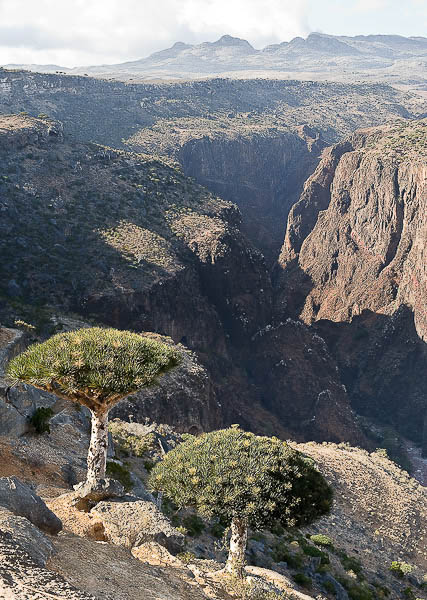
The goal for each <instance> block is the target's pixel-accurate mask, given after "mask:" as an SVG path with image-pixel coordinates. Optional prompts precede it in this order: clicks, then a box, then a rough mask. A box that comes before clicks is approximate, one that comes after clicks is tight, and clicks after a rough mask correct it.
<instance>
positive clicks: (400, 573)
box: [390, 560, 414, 579]
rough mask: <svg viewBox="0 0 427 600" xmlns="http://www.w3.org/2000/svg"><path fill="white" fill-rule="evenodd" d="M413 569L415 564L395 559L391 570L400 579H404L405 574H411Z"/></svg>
mask: <svg viewBox="0 0 427 600" xmlns="http://www.w3.org/2000/svg"><path fill="white" fill-rule="evenodd" d="M413 570H414V567H413V566H411V565H409V564H408V563H405V562H399V561H397V560H394V561H393V562H392V563H391V565H390V571H391V572H392V573H393V575H395V576H396V577H398V578H399V579H403V578H404V577H405V575H409V573H412V571H413Z"/></svg>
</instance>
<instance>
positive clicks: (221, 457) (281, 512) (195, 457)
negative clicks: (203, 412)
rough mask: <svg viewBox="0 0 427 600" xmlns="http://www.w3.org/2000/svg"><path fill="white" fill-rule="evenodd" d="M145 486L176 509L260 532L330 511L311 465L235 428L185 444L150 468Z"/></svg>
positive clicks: (284, 447) (282, 445)
mask: <svg viewBox="0 0 427 600" xmlns="http://www.w3.org/2000/svg"><path fill="white" fill-rule="evenodd" d="M149 483H150V485H151V487H152V489H154V490H162V491H163V492H164V494H165V495H166V496H167V497H169V498H170V499H172V500H173V502H175V503H176V504H177V505H178V506H181V507H182V506H193V507H195V508H196V510H197V511H198V512H199V513H200V514H201V515H203V516H205V517H209V518H210V517H213V516H216V517H219V518H221V519H223V521H224V523H230V522H231V520H232V518H233V517H234V515H238V516H239V517H246V518H247V520H248V523H249V525H250V526H251V527H254V528H258V529H262V528H265V527H270V526H272V525H274V524H275V523H277V522H278V521H279V522H280V523H281V524H282V525H286V526H301V525H306V524H308V523H310V522H312V521H313V520H314V519H316V518H317V517H319V516H321V515H323V514H326V513H328V512H329V510H330V507H331V504H332V490H331V488H330V487H329V485H328V484H327V482H326V480H325V479H324V478H323V477H322V475H321V474H320V473H319V471H318V470H317V469H316V468H315V466H314V463H313V461H312V460H309V459H307V458H306V457H305V456H303V455H302V454H301V453H299V452H297V451H296V450H293V449H292V448H290V446H289V445H288V444H286V442H283V441H281V440H278V439H277V438H268V437H260V436H256V435H254V434H252V433H247V432H244V431H241V430H240V429H238V428H235V427H232V428H230V429H223V430H219V431H213V432H210V433H206V434H203V435H201V436H200V437H197V438H194V439H188V440H186V441H185V442H183V443H182V444H179V445H178V446H177V447H176V448H174V449H173V450H171V451H170V452H168V454H166V456H165V457H164V458H163V460H162V461H160V462H159V463H157V465H156V466H155V467H154V469H153V471H152V473H151V476H150V480H149Z"/></svg>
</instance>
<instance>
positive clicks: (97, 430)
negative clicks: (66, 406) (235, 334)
mask: <svg viewBox="0 0 427 600" xmlns="http://www.w3.org/2000/svg"><path fill="white" fill-rule="evenodd" d="M179 359H180V357H179V353H178V351H177V350H176V349H174V348H173V347H171V346H169V345H167V344H163V343H161V342H159V341H157V340H154V339H150V338H146V337H143V336H141V335H139V334H136V333H131V332H130V331H118V330H117V329H102V328H100V327H93V328H88V329H79V330H77V331H71V332H67V333H59V334H57V335H54V336H53V337H51V338H50V339H48V340H47V341H45V342H43V343H41V344H34V345H32V346H30V347H29V348H28V349H27V350H26V351H25V352H23V353H22V354H20V355H19V356H17V357H16V358H14V359H12V360H11V361H10V363H9V365H8V369H7V375H8V377H9V378H10V379H11V380H13V382H14V383H17V382H23V383H28V384H30V385H33V386H34V387H36V388H39V389H41V390H45V391H47V392H51V393H52V394H55V395H56V396H58V397H59V398H65V399H66V400H71V401H72V402H75V403H76V404H80V405H82V406H86V407H87V408H88V409H89V410H90V412H91V415H92V433H91V439H90V446H89V452H88V459H87V466H88V469H87V480H86V484H85V485H86V486H87V488H88V489H91V488H92V489H95V488H96V487H99V486H100V485H101V487H102V482H103V481H104V478H105V469H106V463H107V448H108V412H109V410H110V409H111V408H112V407H113V406H114V405H115V404H117V403H118V402H120V400H122V399H123V398H125V397H126V396H128V395H129V394H132V393H134V392H136V391H137V390H139V389H140V388H143V387H146V386H150V385H153V384H154V383H155V382H156V379H157V378H158V377H160V376H161V375H163V374H164V373H166V372H167V371H169V370H170V369H171V368H172V367H174V366H175V365H177V364H178V362H179Z"/></svg>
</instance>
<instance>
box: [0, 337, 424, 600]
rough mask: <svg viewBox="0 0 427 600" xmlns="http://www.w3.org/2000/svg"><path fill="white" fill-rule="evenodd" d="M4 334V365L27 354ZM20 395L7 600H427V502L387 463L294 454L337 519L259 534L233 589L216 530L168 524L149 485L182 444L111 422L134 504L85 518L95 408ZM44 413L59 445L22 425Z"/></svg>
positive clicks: (367, 456)
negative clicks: (328, 489)
mask: <svg viewBox="0 0 427 600" xmlns="http://www.w3.org/2000/svg"><path fill="white" fill-rule="evenodd" d="M1 333H2V337H1V351H2V359H4V360H7V359H8V358H9V357H10V356H12V355H13V354H14V353H16V352H18V351H19V350H20V349H21V348H22V346H23V345H25V343H26V340H25V335H23V334H22V333H20V332H18V331H16V330H5V329H2V330H1ZM11 392H12V390H10V392H9V395H8V396H6V397H3V398H2V399H0V422H1V423H4V421H3V416H4V415H5V414H8V415H9V430H8V431H5V430H2V431H1V432H0V455H1V457H2V460H1V461H0V556H1V559H2V560H1V563H0V594H3V596H2V597H4V598H11V599H12V598H13V599H16V598H17V599H23V600H24V599H25V600H26V599H27V598H40V599H43V600H44V599H45V598H46V599H47V598H72V599H76V600H77V599H80V598H81V599H86V598H88V599H89V598H102V599H103V600H104V599H107V600H110V599H111V600H112V599H113V598H114V600H116V599H117V598H119V599H120V600H138V599H141V600H147V599H148V598H150V599H151V598H153V599H154V598H159V599H161V600H194V599H197V600H199V599H200V600H202V599H204V598H211V599H212V600H231V599H232V598H245V599H248V598H257V599H258V600H259V599H261V600H282V599H283V598H288V599H293V600H308V599H310V598H319V597H321V598H323V599H326V598H327V599H329V598H330V599H331V600H332V599H333V598H335V597H339V598H341V599H342V600H347V599H349V598H350V599H357V598H363V599H365V600H376V599H381V598H390V599H394V598H401V597H408V594H410V593H412V594H413V596H410V597H414V598H415V597H417V598H421V599H423V598H425V597H426V595H425V590H424V589H423V577H424V574H425V570H426V566H427V554H426V546H425V539H426V534H427V530H426V522H427V521H426V516H427V515H426V506H427V504H426V502H425V500H426V489H425V488H423V487H421V486H420V485H419V484H418V483H417V482H416V481H415V480H413V479H411V478H410V477H409V475H408V474H407V473H405V472H403V471H401V470H400V469H399V468H398V467H397V466H396V465H395V464H394V463H392V462H391V461H390V460H388V459H387V458H386V457H385V455H384V453H381V452H373V453H369V452H366V451H364V450H360V449H358V448H352V447H350V446H349V445H346V444H339V445H336V444H326V443H324V444H316V443H313V442H311V443H306V444H298V445H296V447H297V448H298V449H299V450H301V451H303V452H304V453H306V454H307V455H309V456H311V457H312V458H314V459H315V460H316V462H317V464H318V465H319V468H320V469H321V471H322V472H323V474H324V475H325V477H326V478H327V479H328V480H329V481H330V483H331V484H332V485H333V487H334V490H335V500H334V508H333V511H332V513H331V515H329V516H328V517H326V518H323V519H322V520H321V521H320V522H318V523H317V524H316V526H315V527H312V528H311V529H309V530H302V531H298V530H289V531H284V530H283V529H282V530H281V529H277V530H275V531H274V532H268V531H262V532H251V535H250V541H249V545H248V553H247V560H248V563H249V565H250V566H248V568H247V575H248V583H247V584H246V586H244V587H242V586H240V587H236V585H237V584H236V582H233V581H232V580H229V579H227V578H226V577H224V575H223V574H221V572H220V571H219V569H220V568H221V566H222V565H223V563H224V559H225V552H224V549H223V548H222V544H221V539H220V538H221V536H222V534H223V528H222V527H221V526H220V524H218V523H215V522H208V521H202V520H201V519H199V518H198V517H196V516H195V515H194V514H193V513H191V512H189V511H186V510H184V511H179V512H177V511H175V510H174V509H173V507H170V506H169V505H168V504H167V503H164V505H163V506H162V510H163V512H160V511H159V509H158V506H157V505H156V504H155V503H154V498H153V497H152V496H151V494H150V493H149V492H148V491H147V489H146V487H145V485H144V481H145V479H146V477H147V474H148V471H149V469H150V468H151V467H152V465H153V464H154V463H155V462H156V461H157V460H159V458H160V457H161V455H162V453H163V452H164V451H168V450H169V449H170V448H172V447H174V445H176V444H177V443H178V442H179V441H180V439H181V438H180V434H179V433H177V432H176V431H175V430H174V429H173V428H171V427H170V426H167V425H158V424H156V423H153V422H151V421H147V423H146V424H145V425H141V424H139V423H127V422H124V421H120V420H118V419H113V421H112V422H111V433H112V438H111V443H110V451H109V463H108V465H109V467H108V468H113V467H114V471H113V472H114V473H115V476H117V477H119V478H120V480H121V481H122V482H123V484H124V485H125V486H126V490H127V495H126V496H124V497H123V498H121V499H119V500H117V501H114V502H111V501H102V502H100V503H98V504H96V506H95V507H93V508H92V509H91V510H90V512H88V513H86V512H81V511H78V510H77V509H76V508H74V507H73V506H72V503H71V502H72V498H73V490H72V487H71V486H72V485H73V484H74V483H75V482H76V481H79V480H81V479H82V478H83V477H84V476H85V459H86V452H87V446H88V442H89V433H90V426H89V419H88V414H87V411H86V409H84V408H83V409H81V410H77V409H76V407H75V406H74V405H72V404H71V403H68V402H66V401H58V400H57V399H56V398H55V397H53V396H50V395H49V394H44V393H40V392H38V391H36V390H34V389H33V388H30V387H29V386H19V387H18V388H16V389H15V388H14V390H13V394H11ZM30 400H31V401H32V404H31V403H30ZM7 406H8V407H9V409H10V410H9V412H7V408H6V407H7ZM36 406H38V407H40V406H45V407H50V408H51V409H52V417H51V418H50V422H49V427H50V431H49V432H45V433H43V434H38V433H37V432H36V431H35V429H34V427H33V426H32V425H31V423H30V421H29V420H28V419H25V420H24V422H23V421H22V420H21V419H20V416H22V415H24V414H25V409H27V414H28V416H30V415H31V414H32V411H34V409H35V407H36ZM11 411H13V412H11ZM12 423H15V424H16V425H15V428H13V427H12V426H11V425H12ZM23 425H25V427H23ZM19 427H21V432H20V434H17V430H18V428H19ZM384 498H387V502H384ZM59 519H60V520H59ZM58 530H60V532H59V533H58ZM316 534H322V535H323V536H324V537H323V538H320V539H321V540H322V543H323V545H319V542H316V539H317V538H315V537H314V538H313V539H312V538H311V537H310V536H312V535H316ZM325 536H326V537H325ZM392 561H400V562H402V563H407V564H408V565H410V567H411V569H410V570H411V572H410V574H408V575H405V576H404V578H403V579H400V578H399V577H396V576H395V575H393V574H392V572H391V571H390V566H391V563H392ZM250 590H251V591H250ZM405 590H406V591H405Z"/></svg>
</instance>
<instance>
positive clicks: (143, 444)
mask: <svg viewBox="0 0 427 600" xmlns="http://www.w3.org/2000/svg"><path fill="white" fill-rule="evenodd" d="M108 430H109V431H110V433H111V435H112V437H113V441H114V446H115V448H116V450H117V451H118V452H119V453H120V454H122V455H123V456H129V455H132V456H137V457H139V458H141V457H142V456H144V454H146V453H147V452H148V451H149V450H150V449H151V448H152V447H153V445H154V441H155V436H154V434H153V433H148V434H147V435H146V436H144V437H141V436H138V435H134V434H132V433H129V432H128V431H127V430H126V428H125V427H124V425H123V424H122V423H120V422H118V421H111V422H110V423H109V424H108ZM146 462H148V461H146Z"/></svg>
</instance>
